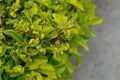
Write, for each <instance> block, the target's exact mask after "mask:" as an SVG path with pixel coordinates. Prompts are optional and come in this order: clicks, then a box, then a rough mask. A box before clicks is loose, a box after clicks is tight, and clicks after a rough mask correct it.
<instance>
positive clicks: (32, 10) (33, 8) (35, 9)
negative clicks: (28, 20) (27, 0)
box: [30, 3, 38, 16]
mask: <svg viewBox="0 0 120 80" xmlns="http://www.w3.org/2000/svg"><path fill="white" fill-rule="evenodd" d="M37 12H38V6H37V4H36V3H33V4H32V8H31V9H30V14H31V16H33V15H34V14H37Z"/></svg>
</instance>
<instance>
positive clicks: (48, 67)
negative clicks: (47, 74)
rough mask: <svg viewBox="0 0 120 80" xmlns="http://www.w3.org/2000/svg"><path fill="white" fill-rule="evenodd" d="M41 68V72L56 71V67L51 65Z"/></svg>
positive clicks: (43, 65)
mask: <svg viewBox="0 0 120 80" xmlns="http://www.w3.org/2000/svg"><path fill="white" fill-rule="evenodd" d="M39 68H40V69H41V70H47V71H54V67H53V66H52V65H50V64H41V65H40V66H39Z"/></svg>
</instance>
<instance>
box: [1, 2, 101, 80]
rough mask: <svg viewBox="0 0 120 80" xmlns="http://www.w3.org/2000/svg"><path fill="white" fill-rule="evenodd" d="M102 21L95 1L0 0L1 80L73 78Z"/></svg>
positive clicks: (69, 79) (56, 79) (57, 79)
mask: <svg viewBox="0 0 120 80" xmlns="http://www.w3.org/2000/svg"><path fill="white" fill-rule="evenodd" d="M101 22H102V19H101V18H99V17H97V16H96V6H95V4H93V3H92V2H91V0H0V80H64V79H67V80H72V78H71V74H72V73H73V71H74V69H75V67H76V66H78V65H79V64H80V62H81V61H80V57H81V55H82V54H81V52H80V51H79V50H78V49H77V47H78V46H79V45H80V46H82V47H83V48H84V49H85V50H87V51H89V47H88V45H87V42H88V39H89V37H90V35H91V36H93V37H95V36H96V35H95V32H94V31H93V30H92V29H91V28H90V26H91V25H96V24H99V23H101ZM70 57H73V58H74V59H75V60H76V66H73V65H72V63H71V61H70Z"/></svg>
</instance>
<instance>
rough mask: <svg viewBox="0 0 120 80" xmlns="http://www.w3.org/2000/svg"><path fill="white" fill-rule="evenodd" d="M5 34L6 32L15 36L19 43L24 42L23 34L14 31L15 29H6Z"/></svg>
mask: <svg viewBox="0 0 120 80" xmlns="http://www.w3.org/2000/svg"><path fill="white" fill-rule="evenodd" d="M4 34H6V35H7V36H9V37H11V38H13V39H14V40H16V41H18V42H19V43H23V42H24V39H23V38H22V36H21V35H20V34H19V33H18V32H16V31H14V30H5V31H4Z"/></svg>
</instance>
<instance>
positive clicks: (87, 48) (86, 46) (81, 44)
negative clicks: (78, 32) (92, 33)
mask: <svg viewBox="0 0 120 80" xmlns="http://www.w3.org/2000/svg"><path fill="white" fill-rule="evenodd" d="M78 44H79V45H80V46H82V47H83V48H84V49H85V50H86V51H89V47H88V45H87V43H86V42H85V41H82V40H81V41H78Z"/></svg>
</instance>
